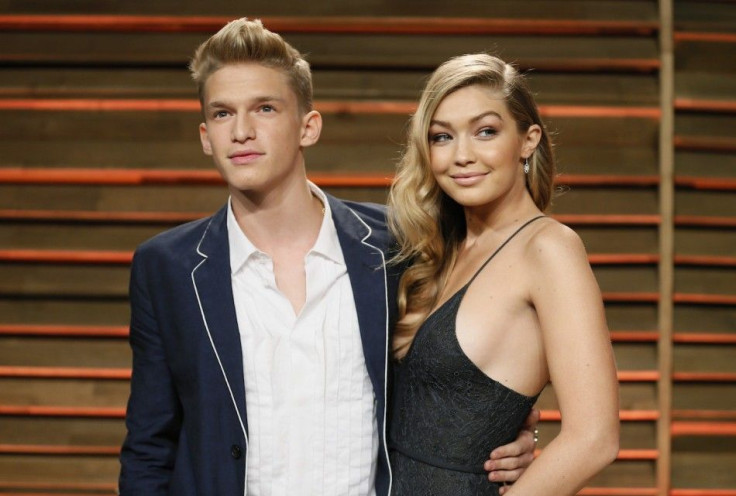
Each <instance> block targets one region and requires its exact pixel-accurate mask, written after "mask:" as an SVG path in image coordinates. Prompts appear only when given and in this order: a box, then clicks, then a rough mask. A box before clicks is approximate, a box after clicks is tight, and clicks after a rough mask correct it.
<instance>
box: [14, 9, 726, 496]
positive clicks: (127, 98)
mask: <svg viewBox="0 0 736 496" xmlns="http://www.w3.org/2000/svg"><path fill="white" fill-rule="evenodd" d="M0 13H2V14H0V71H1V72H0V74H2V77H1V78H0V494H38V495H40V494H43V495H67V496H69V495H72V494H75V495H76V494H79V495H81V494H86V495H110V494H114V492H115V485H116V478H117V472H118V470H119V465H118V462H117V453H118V450H119V445H120V442H121V441H122V438H123V436H124V424H123V416H124V407H125V402H126V399H127V395H128V383H127V380H128V377H129V367H130V351H129V348H128V345H127V340H126V337H127V324H128V307H127V278H128V263H129V261H130V255H131V253H132V250H133V249H134V248H135V246H136V245H137V244H138V243H140V242H141V241H143V240H145V239H147V238H149V237H151V236H152V235H154V234H155V233H157V232H160V231H161V230H163V229H166V228H169V227H171V226H173V225H176V224H178V223H181V222H184V221H186V220H189V219H194V218H198V217H201V216H202V215H205V214H206V213H208V212H211V211H213V210H215V209H216V208H218V207H219V206H220V205H221V204H222V202H223V201H224V200H225V198H226V194H225V190H224V188H223V187H222V184H221V182H220V181H219V180H218V179H217V174H216V173H215V172H214V171H213V167H212V165H211V163H210V160H209V159H208V158H207V157H205V156H204V155H203V154H202V152H201V149H200V146H199V142H198V138H197V124H198V123H199V114H198V104H197V101H196V94H195V89H194V87H193V85H192V83H191V82H190V80H189V76H188V73H187V71H186V63H187V61H188V59H189V57H190V56H191V53H192V52H193V50H194V48H195V47H196V46H197V45H198V44H199V43H200V42H201V41H203V40H204V39H206V38H207V37H208V36H209V35H210V34H212V33H213V32H214V31H216V30H217V29H218V28H219V26H221V25H222V24H223V23H224V22H226V21H227V20H229V19H231V18H235V17H240V16H243V15H247V16H249V17H262V18H263V19H264V22H265V24H266V25H267V26H268V27H270V28H272V29H273V30H275V31H278V32H280V33H282V34H283V35H284V36H285V38H286V39H287V40H289V41H290V42H292V43H293V44H294V45H295V46H296V47H297V48H299V49H300V50H301V51H303V52H306V53H307V54H308V59H309V60H310V62H311V64H312V66H313V72H314V81H315V99H316V104H317V108H318V109H320V110H321V111H322V112H323V114H324V116H325V129H324V132H323V136H322V139H321V142H320V144H318V145H317V146H316V147H315V148H313V149H310V150H309V151H308V157H307V160H308V166H309V172H310V175H311V177H312V178H313V179H314V180H315V181H316V182H318V183H319V184H321V185H323V186H324V187H325V189H327V190H328V191H330V192H332V193H334V194H337V195H338V196H342V197H345V198H350V199H356V200H371V201H379V202H382V201H384V200H385V194H386V185H387V184H388V183H389V181H390V178H391V175H392V173H393V170H394V166H395V163H396V159H397V157H398V153H399V150H400V148H401V144H402V143H403V140H404V132H405V126H406V121H407V117H408V115H409V114H410V113H411V112H412V109H413V105H414V102H415V100H416V98H417V97H418V94H419V91H420V90H421V87H422V84H423V81H424V79H425V78H426V77H427V75H428V74H429V73H430V72H431V71H432V69H433V68H434V67H435V66H436V65H437V64H439V63H440V62H442V61H443V60H445V59H446V58H448V57H450V56H452V55H456V54H461V53H467V52H475V51H480V50H487V51H491V52H492V53H497V54H499V55H501V56H503V57H505V58H506V59H509V60H513V61H515V62H516V63H517V64H518V65H519V66H520V67H521V68H522V69H524V70H530V72H529V80H530V84H531V86H532V88H533V89H534V91H535V93H536V94H537V98H538V101H539V103H540V105H541V107H542V112H543V113H544V115H545V117H546V120H547V123H548V125H549V127H550V129H551V130H553V131H554V132H555V135H556V143H557V154H558V159H559V162H560V168H561V175H560V177H559V180H558V184H559V187H560V190H561V192H560V195H559V196H558V197H557V199H556V200H555V203H554V206H553V209H552V214H553V215H555V216H556V217H557V218H558V219H559V220H560V221H562V222H565V223H567V224H569V225H570V226H572V227H573V228H574V229H575V230H576V231H577V232H578V233H579V234H580V235H581V236H582V238H583V240H584V241H585V243H586V246H587V248H588V251H589V253H590V256H591V263H592V264H593V266H594V270H595V273H596V276H597V277H598V280H599V282H600V285H601V287H602V290H603V292H604V298H605V301H606V311H607V316H608V321H609V327H610V329H611V337H612V340H613V343H614V349H615V352H616V357H617V362H618V367H619V376H620V381H621V418H622V444H621V453H620V455H619V458H618V459H617V461H616V462H614V464H613V465H612V466H611V467H609V468H607V469H606V470H605V471H604V472H603V473H602V474H600V475H599V476H597V477H596V478H595V479H594V480H592V481H591V482H590V484H589V487H587V488H586V489H585V490H584V491H583V492H581V494H587V495H601V496H602V495H609V496H615V495H629V496H634V495H642V496H643V495H661V496H663V495H680V496H686V495H687V496H695V495H704V496H706V495H712V496H715V495H720V496H724V495H736V473H735V472H734V471H733V468H732V467H733V466H736V394H734V383H735V382H736V365H734V364H736V354H735V353H734V349H735V347H734V345H736V278H734V275H735V273H736V256H735V255H736V231H735V230H734V227H736V214H735V213H734V212H735V211H736V210H735V207H736V196H735V194H734V190H736V154H735V153H734V152H736V138H734V137H735V136H736V57H735V56H734V55H736V2H733V1H725V0H721V1H718V0H712V1H695V0H690V1H679V0H675V1H674V2H671V1H664V0H662V1H659V2H658V1H656V0H609V1H605V0H527V1H525V2H518V1H512V0H492V1H488V2H482V3H481V2H475V1H473V0H459V1H458V2H452V3H451V4H450V3H448V4H437V5H434V4H433V5H432V7H431V8H429V7H428V5H427V3H426V2H419V1H417V0H410V1H405V2H398V3H397V2H388V1H380V0H372V1H363V2H339V3H338V2H327V1H318V2H308V3H295V2H294V3H290V4H287V5H283V4H278V6H277V5H276V4H274V3H273V2H266V1H263V0H254V1H250V2H248V7H247V8H240V7H239V6H237V5H236V4H234V3H233V2H229V1H227V2H226V1H224V0H211V1H209V2H206V3H203V2H193V1H184V2H173V1H169V0H163V1H159V2H143V1H140V0H133V1H126V2H111V1H98V2H64V3H62V2H58V3H55V6H54V7H49V5H48V2H44V1H40V0H25V1H23V2H18V1H12V0H0ZM668 88H671V89H672V91H671V92H670V93H668V91H667V89H668ZM670 94H671V96H668V95H670ZM670 281H671V284H670ZM670 364H671V365H670ZM539 407H540V408H541V409H542V410H543V421H542V423H541V426H540V431H541V442H540V447H541V448H542V449H543V448H544V445H545V443H546V442H548V441H549V439H551V438H552V437H553V436H554V435H555V432H556V431H557V430H558V429H559V413H558V411H557V406H556V401H555V397H554V391H553V389H552V388H551V387H550V388H548V390H547V391H545V393H544V394H543V396H542V397H541V399H540V401H539Z"/></svg>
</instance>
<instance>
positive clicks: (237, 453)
mask: <svg viewBox="0 0 736 496" xmlns="http://www.w3.org/2000/svg"><path fill="white" fill-rule="evenodd" d="M230 454H231V455H232V457H233V458H235V459H236V460H239V459H240V457H241V456H243V450H242V449H241V448H240V446H238V445H237V444H233V445H232V446H230Z"/></svg>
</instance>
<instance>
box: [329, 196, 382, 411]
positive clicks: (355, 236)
mask: <svg viewBox="0 0 736 496" xmlns="http://www.w3.org/2000/svg"><path fill="white" fill-rule="evenodd" d="M328 198H329V201H330V208H331V209H332V216H333V220H334V221H335V226H336V228H337V235H338V238H339V240H340V247H341V248H342V251H343V255H344V258H345V264H346V266H347V271H348V276H349V277H350V285H351V287H352V290H353V297H354V299H355V309H356V311H357V314H358V325H359V327H360V337H361V342H362V344H363V354H364V356H365V362H366V367H367V369H368V375H369V376H370V377H371V380H372V382H373V387H374V388H375V389H376V390H378V391H380V396H381V397H382V396H383V395H384V388H385V384H386V382H385V380H386V355H387V347H388V326H389V320H388V305H389V301H388V294H387V290H386V269H385V255H384V252H385V247H384V246H383V244H385V242H383V241H380V240H379V239H378V238H376V236H374V233H373V231H372V229H371V228H370V227H369V226H368V225H367V224H366V223H365V222H364V221H363V220H362V219H360V217H359V216H358V214H357V213H356V212H355V211H353V210H351V209H350V208H349V207H347V206H346V205H345V204H344V203H342V202H341V201H339V200H337V199H335V198H333V197H331V196H329V195H328Z"/></svg>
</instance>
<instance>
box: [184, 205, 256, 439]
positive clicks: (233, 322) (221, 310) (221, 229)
mask: <svg viewBox="0 0 736 496" xmlns="http://www.w3.org/2000/svg"><path fill="white" fill-rule="evenodd" d="M227 208H229V207H228V206H227V205H225V206H224V207H223V208H222V209H220V210H219V211H218V212H217V213H216V214H215V215H214V216H213V217H212V220H211V221H210V223H209V225H208V227H207V229H206V231H205V233H204V235H203V236H202V239H201V240H200V242H199V245H198V246H197V253H198V255H199V256H200V257H201V258H202V261H201V262H200V263H199V264H198V265H197V266H196V267H195V268H194V270H193V271H192V284H193V285H194V290H195V292H196V294H197V299H198V301H199V307H200V312H201V314H202V321H203V325H204V327H205V330H206V332H207V333H208V339H209V341H210V343H211V345H212V349H213V351H214V353H215V355H216V357H217V361H218V364H219V367H220V369H221V370H220V372H221V374H222V376H223V378H224V380H225V382H226V384H227V387H228V389H229V391H230V394H231V396H232V400H233V406H234V407H235V409H236V410H237V413H238V418H239V419H240V422H241V427H242V429H243V435H244V436H246V437H247V434H246V433H247V421H246V415H245V383H244V379H243V355H242V348H241V344H240V333H239V330H238V320H237V316H236V314H235V305H234V303H233V291H232V284H231V278H230V249H229V244H228V236H227Z"/></svg>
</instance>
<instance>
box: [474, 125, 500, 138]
mask: <svg viewBox="0 0 736 496" xmlns="http://www.w3.org/2000/svg"><path fill="white" fill-rule="evenodd" d="M495 134H496V130H495V129H493V128H490V127H484V128H483V129H481V130H480V131H478V135H479V136H482V137H489V136H494V135H495Z"/></svg>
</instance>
